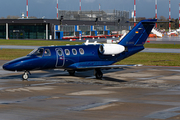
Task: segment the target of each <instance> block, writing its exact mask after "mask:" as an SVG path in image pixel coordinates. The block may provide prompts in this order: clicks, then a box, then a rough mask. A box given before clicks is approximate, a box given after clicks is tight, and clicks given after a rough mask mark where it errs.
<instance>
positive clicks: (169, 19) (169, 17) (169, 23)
mask: <svg viewBox="0 0 180 120" xmlns="http://www.w3.org/2000/svg"><path fill="white" fill-rule="evenodd" d="M170 21H171V0H169V32H171V22H170Z"/></svg>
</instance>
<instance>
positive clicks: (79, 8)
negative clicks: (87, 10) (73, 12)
mask: <svg viewBox="0 0 180 120" xmlns="http://www.w3.org/2000/svg"><path fill="white" fill-rule="evenodd" d="M79 10H80V11H81V0H79Z"/></svg>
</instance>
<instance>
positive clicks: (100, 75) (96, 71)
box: [94, 69, 103, 79]
mask: <svg viewBox="0 0 180 120" xmlns="http://www.w3.org/2000/svg"><path fill="white" fill-rule="evenodd" d="M94 74H95V76H96V79H102V77H103V73H102V72H101V69H95V73H94Z"/></svg>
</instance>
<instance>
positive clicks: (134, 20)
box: [134, 0, 136, 26]
mask: <svg viewBox="0 0 180 120" xmlns="http://www.w3.org/2000/svg"><path fill="white" fill-rule="evenodd" d="M134 26H136V0H134Z"/></svg>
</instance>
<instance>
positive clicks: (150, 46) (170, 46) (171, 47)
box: [144, 43, 180, 49]
mask: <svg viewBox="0 0 180 120" xmlns="http://www.w3.org/2000/svg"><path fill="white" fill-rule="evenodd" d="M144 47H145V48H169V49H180V44H152V43H146V44H145V45H144Z"/></svg>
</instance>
